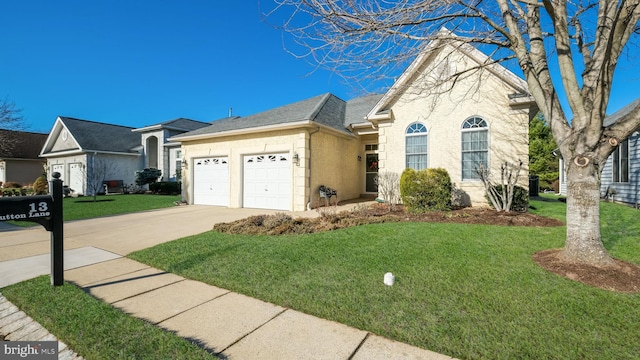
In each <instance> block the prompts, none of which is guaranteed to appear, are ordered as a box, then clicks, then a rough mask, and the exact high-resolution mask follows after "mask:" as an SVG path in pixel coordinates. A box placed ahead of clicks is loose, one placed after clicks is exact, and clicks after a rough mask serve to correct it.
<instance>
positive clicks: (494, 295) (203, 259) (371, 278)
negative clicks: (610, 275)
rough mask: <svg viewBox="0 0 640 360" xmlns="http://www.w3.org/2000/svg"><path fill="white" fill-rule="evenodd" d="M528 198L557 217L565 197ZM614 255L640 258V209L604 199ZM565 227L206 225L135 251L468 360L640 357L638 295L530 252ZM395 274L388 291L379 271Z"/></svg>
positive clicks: (559, 237)
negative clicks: (258, 228) (556, 267)
mask: <svg viewBox="0 0 640 360" xmlns="http://www.w3.org/2000/svg"><path fill="white" fill-rule="evenodd" d="M543 200H544V201H532V206H533V207H534V208H535V209H536V210H535V212H536V213H538V214H541V215H544V214H550V215H551V216H554V217H561V216H562V214H563V213H564V211H565V210H564V209H565V204H564V203H561V202H558V201H550V199H549V198H544V199H543ZM602 213H603V215H602V221H603V226H602V228H603V239H604V242H605V244H606V246H607V248H608V249H609V251H610V252H611V253H612V254H613V256H615V257H618V258H621V259H623V260H627V261H631V262H634V263H640V246H639V244H638V243H639V242H638V232H639V231H640V225H639V224H640V212H639V211H637V210H634V209H631V208H628V207H624V206H621V205H614V204H603V206H602ZM565 231H566V230H565V227H556V228H524V227H498V226H482V225H456V224H424V223H387V224H377V225H367V226H361V227H355V228H350V229H345V230H340V231H332V232H326V233H319V234H312V235H302V236H282V237H270V236H261V237H255V236H241V235H226V234H220V233H216V232H207V233H204V234H201V235H197V236H192V237H188V238H184V239H180V240H178V241H173V242H170V243H165V244H162V245H159V246H156V247H154V248H151V249H147V250H143V251H140V252H137V253H134V254H132V255H131V256H130V257H131V258H133V259H135V260H138V261H141V262H144V263H147V264H150V265H152V266H155V267H158V268H161V269H164V270H167V271H170V272H173V273H177V274H180V275H182V276H185V277H188V278H191V279H196V280H199V281H203V282H206V283H209V284H212V285H216V286H219V287H222V288H226V289H230V290H233V291H237V292H240V293H243V294H247V295H250V296H253V297H256V298H259V299H263V300H266V301H269V302H272V303H275V304H278V305H281V306H285V307H289V308H293V309H296V310H300V311H303V312H306V313H309V314H313V315H316V316H319V317H322V318H326V319H331V320H335V321H338V322H341V323H345V324H348V325H351V326H354V327H357V328H360V329H363V330H367V331H371V332H373V333H376V334H379V335H382V336H385V337H389V338H392V339H396V340H398V341H402V342H406V343H410V344H413V345H416V346H419V347H423V348H426V349H430V350H433V351H436V352H441V353H444V354H447V355H450V356H454V357H458V358H462V359H556V358H560V359H575V358H589V359H637V358H638V354H640V310H639V309H640V295H639V294H635V295H629V294H618V293H613V292H608V291H604V290H600V289H596V288H592V287H589V286H586V285H582V284H580V283H576V282H573V281H570V280H567V279H564V278H561V277H559V276H556V275H554V274H552V273H549V272H547V271H545V270H543V269H541V268H539V267H538V266H537V265H535V264H534V263H533V262H532V260H531V256H532V255H533V254H534V253H535V252H537V251H539V250H543V249H549V248H558V247H561V246H562V244H563V238H564V232H565ZM387 271H391V272H393V273H394V274H395V276H396V284H395V285H394V286H393V287H387V286H385V285H383V282H382V280H383V275H384V273H385V272H387Z"/></svg>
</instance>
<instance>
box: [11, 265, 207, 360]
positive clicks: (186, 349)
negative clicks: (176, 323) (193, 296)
mask: <svg viewBox="0 0 640 360" xmlns="http://www.w3.org/2000/svg"><path fill="white" fill-rule="evenodd" d="M2 294H3V295H4V296H6V297H7V299H9V300H10V301H11V302H13V303H14V304H15V305H16V306H18V307H19V308H20V310H22V311H24V312H25V313H27V314H29V316H31V317H32V318H34V319H35V320H36V321H38V322H39V323H40V324H41V325H42V326H44V327H45V328H46V329H48V330H49V331H50V332H51V333H53V334H55V335H56V336H57V337H59V338H60V339H61V341H63V342H64V343H66V344H67V345H69V347H70V348H71V349H72V350H73V351H75V352H77V353H78V354H80V355H81V356H82V357H84V358H85V359H91V360H93V359H105V360H112V359H149V360H156V359H212V358H214V356H213V355H211V354H209V353H208V352H206V351H205V350H203V349H202V348H200V347H198V346H197V345H194V344H192V343H190V342H189V341H187V340H185V339H183V338H181V337H179V336H177V335H175V334H173V333H170V332H168V331H165V330H162V329H160V328H158V327H156V326H153V325H151V324H149V323H147V322H146V321H143V320H140V319H137V318H134V317H131V316H129V315H127V314H125V313H123V312H122V311H120V310H118V309H116V308H114V307H113V306H111V305H109V304H107V303H104V302H102V301H100V300H97V299H95V298H93V297H91V296H90V295H88V294H86V293H85V292H84V291H82V289H80V288H78V287H76V286H74V285H71V284H68V283H67V284H65V285H63V286H56V287H53V286H51V285H50V280H49V277H48V276H41V277H38V278H35V279H32V280H28V281H25V282H22V283H19V284H16V285H12V286H9V287H5V288H3V289H2Z"/></svg>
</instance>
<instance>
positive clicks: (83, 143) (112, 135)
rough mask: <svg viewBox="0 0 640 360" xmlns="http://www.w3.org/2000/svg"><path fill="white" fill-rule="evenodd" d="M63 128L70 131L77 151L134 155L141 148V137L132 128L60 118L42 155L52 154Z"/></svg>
mask: <svg viewBox="0 0 640 360" xmlns="http://www.w3.org/2000/svg"><path fill="white" fill-rule="evenodd" d="M62 128H66V129H67V130H68V132H69V135H70V136H71V137H73V139H74V140H75V141H76V143H77V145H78V146H79V148H78V149H76V150H79V151H82V152H94V151H97V152H116V153H133V152H134V151H133V149H134V148H135V147H137V146H140V135H139V134H136V133H134V132H132V130H133V128H132V127H128V126H121V125H113V124H106V123H101V122H96V121H90V120H81V119H75V118H70V117H64V116H59V117H58V119H57V120H56V123H55V124H54V126H53V130H52V131H51V133H50V134H49V137H48V138H47V141H46V143H45V145H44V147H43V149H42V152H41V154H42V155H44V154H52V152H51V147H52V146H53V145H54V143H55V140H56V139H57V137H58V135H59V134H60V132H61V131H62ZM65 151H66V150H65Z"/></svg>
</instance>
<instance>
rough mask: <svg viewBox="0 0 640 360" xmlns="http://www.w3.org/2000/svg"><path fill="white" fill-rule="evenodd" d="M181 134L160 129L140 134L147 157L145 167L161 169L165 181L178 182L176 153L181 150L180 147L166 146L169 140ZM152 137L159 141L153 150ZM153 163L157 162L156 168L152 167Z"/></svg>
mask: <svg viewBox="0 0 640 360" xmlns="http://www.w3.org/2000/svg"><path fill="white" fill-rule="evenodd" d="M179 133H180V132H176V131H170V130H166V129H160V130H156V131H150V132H146V133H141V134H140V138H141V143H142V146H143V148H144V157H145V160H144V164H143V167H156V168H157V169H160V171H162V180H163V181H176V165H175V151H176V149H180V146H179V145H177V146H166V144H167V142H168V141H167V139H169V138H170V137H171V136H174V135H177V134H179ZM152 137H155V138H156V139H157V142H155V143H154V145H155V146H154V147H153V149H151V148H150V142H149V140H150V138H152ZM151 143H153V141H152V142H151ZM151 162H156V163H157V164H156V166H152V165H153V164H151Z"/></svg>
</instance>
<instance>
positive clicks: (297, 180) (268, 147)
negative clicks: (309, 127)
mask: <svg viewBox="0 0 640 360" xmlns="http://www.w3.org/2000/svg"><path fill="white" fill-rule="evenodd" d="M306 136H307V132H306V131H300V130H298V131H293V130H292V131H273V132H264V133H261V134H259V135H258V134H248V135H239V136H230V137H226V138H220V139H203V140H196V141H185V142H183V143H182V156H183V159H184V160H185V161H186V163H187V165H186V166H185V167H183V169H182V196H183V199H184V200H185V201H187V202H188V203H189V204H193V181H192V179H193V164H194V159H198V158H203V157H210V156H227V157H228V158H229V177H230V179H229V186H230V189H229V194H230V199H229V207H231V208H241V207H242V206H243V205H242V184H243V158H244V156H245V155H255V154H264V153H279V152H286V153H290V154H295V153H297V154H298V156H299V158H300V164H299V165H298V166H296V165H293V168H292V174H291V176H292V181H291V184H292V186H293V194H292V204H291V207H292V210H294V211H296V210H304V209H305V208H306V204H307V202H308V200H307V199H308V193H306V186H305V185H306V175H307V173H306V171H305V166H306V164H307V162H308V161H307V160H306V159H307V158H308V155H307V147H306V143H307V141H306Z"/></svg>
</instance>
